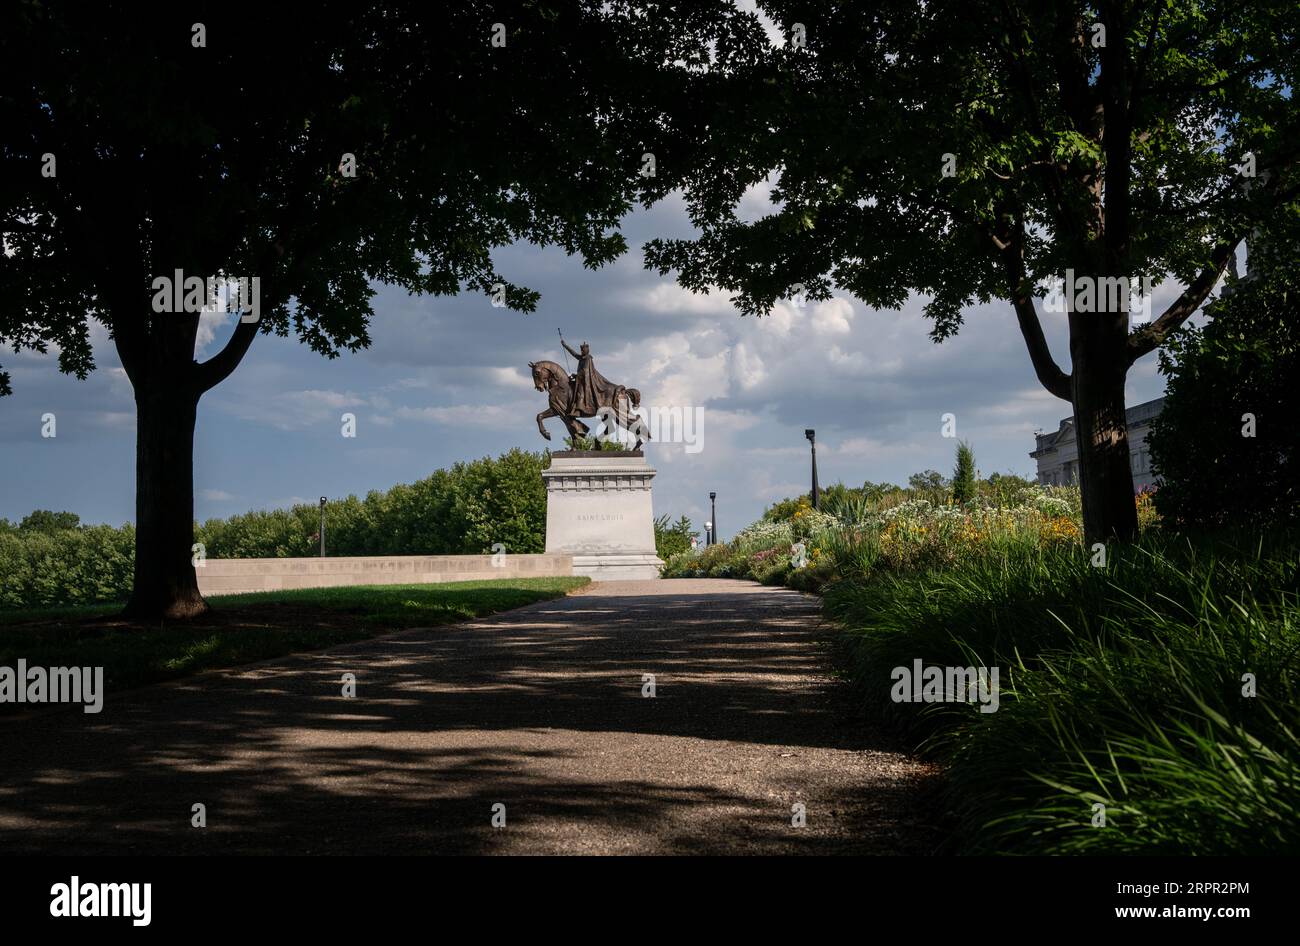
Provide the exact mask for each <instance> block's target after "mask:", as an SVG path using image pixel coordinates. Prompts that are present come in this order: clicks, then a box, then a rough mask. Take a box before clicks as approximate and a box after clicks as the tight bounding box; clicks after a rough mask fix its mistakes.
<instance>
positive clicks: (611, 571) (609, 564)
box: [573, 552, 664, 581]
mask: <svg viewBox="0 0 1300 946" xmlns="http://www.w3.org/2000/svg"><path fill="white" fill-rule="evenodd" d="M663 564H664V563H663V560H662V559H660V558H659V556H658V555H656V554H655V553H653V552H651V553H650V554H649V555H638V554H635V553H629V554H621V553H618V552H606V553H599V552H598V553H596V554H595V555H578V554H575V555H574V556H573V573H574V574H575V575H586V576H587V577H588V578H590V579H591V580H592V581H640V580H643V579H647V578H658V577H659V569H660V568H662V567H663Z"/></svg>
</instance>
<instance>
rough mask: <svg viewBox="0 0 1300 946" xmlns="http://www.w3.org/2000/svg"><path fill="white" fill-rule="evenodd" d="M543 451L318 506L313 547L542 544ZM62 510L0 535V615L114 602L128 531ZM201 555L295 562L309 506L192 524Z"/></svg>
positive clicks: (340, 550)
mask: <svg viewBox="0 0 1300 946" xmlns="http://www.w3.org/2000/svg"><path fill="white" fill-rule="evenodd" d="M548 462H549V460H548V457H547V455H546V454H544V453H530V452H528V451H524V450H511V451H510V452H508V453H505V454H503V455H502V456H500V457H497V458H495V459H493V458H488V457H485V458H483V459H481V460H475V461H473V462H470V463H457V464H456V465H455V466H453V467H452V468H451V469H449V470H437V471H435V472H434V473H433V475H432V476H429V477H426V478H425V479H423V480H420V481H419V482H416V483H412V484H410V485H398V486H394V487H393V488H392V489H390V490H387V491H386V492H380V491H372V492H370V493H368V494H367V495H366V497H365V498H364V499H360V498H358V497H356V496H348V497H346V498H345V499H338V500H332V501H330V502H328V503H327V504H326V507H325V546H326V551H327V553H328V554H329V555H332V556H343V555H477V554H484V553H488V552H492V551H494V549H493V546H494V545H496V544H497V543H500V544H501V545H503V546H504V547H505V549H506V550H507V551H508V552H513V553H521V554H523V553H530V552H541V551H542V550H543V549H544V548H545V545H546V486H545V484H544V483H543V481H542V475H541V474H542V470H543V469H545V467H546V464H547V463H548ZM78 523H79V520H78V518H77V516H76V515H75V514H73V513H56V512H49V511H47V510H37V511H36V512H34V513H32V514H31V515H30V516H27V517H26V518H25V519H23V521H22V522H21V523H20V524H19V525H18V527H17V528H16V529H15V528H14V527H13V526H12V524H10V523H8V522H5V523H4V524H3V525H4V526H5V527H3V528H0V607H6V608H15V607H40V606H44V605H55V604H89V603H93V602H101V601H122V600H125V599H126V597H127V596H128V595H129V593H130V590H131V577H132V570H133V568H134V555H135V551H134V550H135V533H134V531H133V530H132V528H131V527H130V526H124V527H123V528H121V529H114V528H113V527H111V526H79V525H78ZM194 538H195V541H196V542H199V543H202V545H203V551H204V554H205V555H206V556H207V557H208V558H296V557H305V556H312V555H316V554H318V553H319V551H320V507H319V506H316V505H308V504H303V505H298V506H292V507H290V508H289V509H271V510H255V511H253V512H247V513H242V514H240V515H236V516H231V517H230V518H228V519H209V520H208V521H207V522H204V523H202V524H196V525H195V536H194Z"/></svg>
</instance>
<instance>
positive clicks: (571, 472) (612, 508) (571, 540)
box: [542, 450, 663, 581]
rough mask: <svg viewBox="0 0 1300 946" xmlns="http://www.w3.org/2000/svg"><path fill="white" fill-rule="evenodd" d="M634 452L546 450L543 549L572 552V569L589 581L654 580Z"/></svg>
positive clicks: (642, 470)
mask: <svg viewBox="0 0 1300 946" xmlns="http://www.w3.org/2000/svg"><path fill="white" fill-rule="evenodd" d="M654 476H655V471H654V468H653V467H651V466H650V464H649V463H647V462H646V461H645V457H644V456H642V455H641V453H640V452H639V451H637V452H632V451H620V452H617V453H615V452H610V451H604V452H602V451H597V450H566V451H562V452H560V453H553V454H551V466H550V469H547V470H543V471H542V478H543V479H544V480H545V481H546V551H547V552H562V553H564V554H567V555H572V556H573V573H574V574H575V575H586V576H587V577H588V578H591V579H593V580H595V581H614V580H618V579H640V578H658V577H659V568H660V566H662V565H663V561H662V560H661V559H660V558H659V556H658V555H656V554H655V531H654V511H653V507H652V505H651V502H650V481H651V480H653V479H654Z"/></svg>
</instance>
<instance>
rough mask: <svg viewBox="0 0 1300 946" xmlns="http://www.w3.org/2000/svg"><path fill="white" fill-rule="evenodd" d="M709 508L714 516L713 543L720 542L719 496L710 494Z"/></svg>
mask: <svg viewBox="0 0 1300 946" xmlns="http://www.w3.org/2000/svg"><path fill="white" fill-rule="evenodd" d="M709 506H710V510H711V513H712V515H713V523H712V528H713V541H714V542H717V541H718V494H717V493H709Z"/></svg>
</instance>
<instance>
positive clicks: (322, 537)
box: [320, 496, 325, 558]
mask: <svg viewBox="0 0 1300 946" xmlns="http://www.w3.org/2000/svg"><path fill="white" fill-rule="evenodd" d="M320 557H321V558H324V557H325V497H324V496H322V497H321V498H320Z"/></svg>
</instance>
